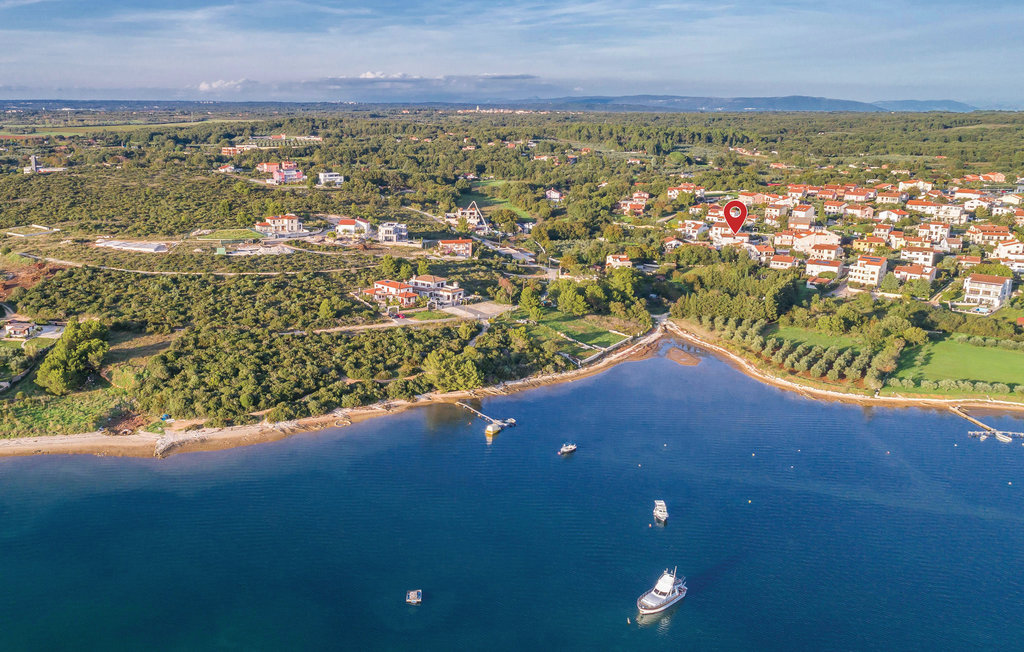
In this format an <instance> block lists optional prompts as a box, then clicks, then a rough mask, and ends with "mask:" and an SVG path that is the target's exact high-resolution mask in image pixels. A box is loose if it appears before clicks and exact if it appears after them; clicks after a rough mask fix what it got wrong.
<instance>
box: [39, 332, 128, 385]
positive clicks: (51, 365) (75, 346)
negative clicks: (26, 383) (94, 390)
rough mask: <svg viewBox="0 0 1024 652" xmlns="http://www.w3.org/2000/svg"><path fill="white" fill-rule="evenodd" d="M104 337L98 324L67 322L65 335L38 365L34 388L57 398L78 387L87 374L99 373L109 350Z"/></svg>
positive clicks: (104, 334) (104, 333)
mask: <svg viewBox="0 0 1024 652" xmlns="http://www.w3.org/2000/svg"><path fill="white" fill-rule="evenodd" d="M106 334H107V329H106V327H104V326H103V325H102V324H101V323H99V322H97V321H91V322H86V323H84V324H80V323H79V322H78V321H77V320H74V319H72V320H71V321H69V322H68V325H67V327H66V328H65V329H64V334H63V335H62V336H61V338H60V339H59V340H58V341H57V344H55V345H54V347H53V349H51V350H50V352H49V353H48V354H47V356H46V358H45V359H44V360H43V362H42V364H40V365H39V371H38V372H37V373H36V384H37V385H39V386H40V387H42V388H43V389H45V390H46V391H48V392H50V393H51V394H56V395H58V396H62V395H64V394H68V393H70V392H72V391H74V390H76V389H78V388H79V387H81V385H82V383H83V382H85V378H86V376H87V374H88V373H89V372H95V371H99V368H100V365H101V364H102V363H103V356H104V355H106V353H107V351H108V350H109V349H110V346H109V345H108V344H107V343H106V342H105V341H104V338H105V337H106Z"/></svg>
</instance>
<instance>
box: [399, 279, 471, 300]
mask: <svg viewBox="0 0 1024 652" xmlns="http://www.w3.org/2000/svg"><path fill="white" fill-rule="evenodd" d="M409 285H411V286H412V291H413V292H415V293H416V294H418V295H419V296H421V297H425V298H426V299H428V300H430V301H435V302H437V304H438V305H442V306H457V305H459V304H461V303H462V300H463V297H464V296H465V290H463V289H462V288H460V287H459V284H458V283H449V282H448V279H446V278H444V277H441V276H432V275H430V274H424V275H423V276H414V277H412V278H411V279H409Z"/></svg>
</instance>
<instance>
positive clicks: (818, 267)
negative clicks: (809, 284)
mask: <svg viewBox="0 0 1024 652" xmlns="http://www.w3.org/2000/svg"><path fill="white" fill-rule="evenodd" d="M844 271H845V267H844V266H843V263H842V262H840V261H838V260H821V259H818V258H810V259H808V260H807V275H808V276H821V275H822V274H824V273H825V272H832V273H833V274H835V275H836V278H839V277H841V276H842V275H843V272H844Z"/></svg>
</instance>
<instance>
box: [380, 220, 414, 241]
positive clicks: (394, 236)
mask: <svg viewBox="0 0 1024 652" xmlns="http://www.w3.org/2000/svg"><path fill="white" fill-rule="evenodd" d="M407 240H409V227H408V226H406V225H405V224H400V223H398V222H384V223H383V224H381V225H380V227H379V228H378V229H377V241H378V242H406V241H407Z"/></svg>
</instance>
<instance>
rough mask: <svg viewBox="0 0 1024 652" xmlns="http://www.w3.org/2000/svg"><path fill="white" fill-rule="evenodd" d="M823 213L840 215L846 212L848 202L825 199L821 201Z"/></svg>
mask: <svg viewBox="0 0 1024 652" xmlns="http://www.w3.org/2000/svg"><path fill="white" fill-rule="evenodd" d="M823 207H824V209H825V215H842V214H844V213H845V212H846V209H847V207H849V204H848V203H846V202H844V201H826V202H824V203H823Z"/></svg>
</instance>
